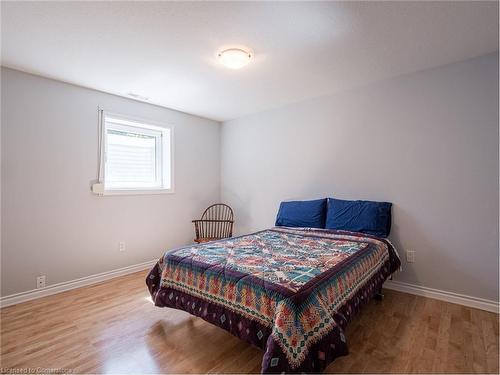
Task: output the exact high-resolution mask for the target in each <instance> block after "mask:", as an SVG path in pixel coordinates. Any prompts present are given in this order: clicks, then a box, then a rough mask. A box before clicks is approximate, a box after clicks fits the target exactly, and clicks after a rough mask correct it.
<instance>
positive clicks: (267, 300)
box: [146, 227, 400, 373]
mask: <svg viewBox="0 0 500 375" xmlns="http://www.w3.org/2000/svg"><path fill="white" fill-rule="evenodd" d="M399 267H400V260H399V258H398V256H397V253H396V251H395V249H394V248H393V246H392V245H391V243H390V242H389V241H387V240H386V239H383V238H379V237H376V236H372V235H367V234H363V233H359V232H350V231H343V230H328V229H311V228H288V227H274V228H271V229H267V230H263V231H259V232H256V233H252V234H248V235H244V236H240V237H234V238H228V239H224V240H218V241H213V242H208V243H203V244H196V245H190V246H186V247H182V248H179V249H175V250H172V251H168V252H166V253H165V254H164V256H162V257H161V258H160V260H159V261H158V263H157V264H156V265H155V266H154V268H153V269H152V270H151V272H150V273H149V275H148V276H147V279H146V283H147V286H148V288H149V291H150V293H151V296H152V299H153V301H154V303H155V305H156V306H159V307H170V308H175V309H180V310H184V311H187V312H188V313H190V314H192V315H195V316H197V317H200V318H202V319H204V320H206V321H207V322H210V323H212V324H215V325H217V326H219V327H221V328H223V329H225V330H227V331H229V332H230V333H231V334H233V335H235V336H237V337H239V338H240V339H242V340H244V341H246V342H249V343H251V344H253V345H256V346H257V347H259V348H261V349H262V350H263V351H264V356H263V360H262V372H263V373H278V372H280V373H281V372H287V373H300V372H307V373H310V372H321V371H323V370H324V369H325V367H326V366H327V365H328V364H329V363H330V362H332V361H333V360H334V359H335V358H337V357H339V356H342V355H346V354H347V353H348V349H347V343H346V338H345V335H344V333H343V330H344V328H345V327H346V325H347V323H348V322H349V321H350V319H351V318H352V317H353V315H355V314H356V312H358V311H359V309H360V308H361V307H362V306H363V305H364V304H366V303H367V302H368V301H369V300H370V299H371V298H372V297H373V296H374V295H375V294H377V293H378V292H379V291H380V290H381V287H382V284H383V283H384V281H385V280H386V279H387V278H388V277H389V276H390V275H391V274H392V273H393V272H395V271H396V270H397V269H398V268H399Z"/></svg>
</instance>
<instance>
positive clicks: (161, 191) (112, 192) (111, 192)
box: [98, 189, 174, 196]
mask: <svg viewBox="0 0 500 375" xmlns="http://www.w3.org/2000/svg"><path fill="white" fill-rule="evenodd" d="M156 194H174V189H128V190H104V192H103V193H102V194H98V195H100V196H104V195H156Z"/></svg>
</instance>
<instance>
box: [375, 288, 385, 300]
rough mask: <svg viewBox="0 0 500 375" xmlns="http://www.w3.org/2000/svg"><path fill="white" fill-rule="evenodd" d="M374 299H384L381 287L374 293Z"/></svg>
mask: <svg viewBox="0 0 500 375" xmlns="http://www.w3.org/2000/svg"><path fill="white" fill-rule="evenodd" d="M375 299H376V300H377V301H382V300H383V299H384V293H383V292H382V287H381V288H380V289H379V291H378V292H377V294H375Z"/></svg>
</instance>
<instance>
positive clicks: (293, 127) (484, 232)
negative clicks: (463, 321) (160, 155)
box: [221, 54, 499, 301]
mask: <svg viewBox="0 0 500 375" xmlns="http://www.w3.org/2000/svg"><path fill="white" fill-rule="evenodd" d="M291 79H293V77H291ZM221 147H222V154H221V162H222V167H221V175H222V193H221V194H222V200H223V201H226V202H227V203H229V204H230V205H231V206H233V208H234V209H235V216H236V220H237V221H236V223H237V226H236V231H237V232H238V233H245V232H250V231H254V230H257V229H261V228H266V227H270V226H272V225H273V224H274V220H275V215H276V212H277V208H278V205H279V202H280V201H282V200H286V199H308V198H320V197H325V196H335V197H339V198H345V199H370V200H383V201H390V202H393V203H394V208H393V229H392V235H391V238H392V239H393V240H394V242H395V243H396V244H397V245H398V247H399V248H400V250H404V249H411V250H415V251H416V262H415V263H412V264H407V263H406V262H405V261H404V262H403V267H404V271H403V273H401V274H399V275H397V277H396V279H397V280H400V281H405V282H408V283H412V284H417V285H421V286H426V287H431V288H436V289H440V290H445V291H450V292H457V293H462V294H466V295H470V296H475V297H480V298H486V299H490V300H495V301H498V245H499V244H498V225H499V223H498V207H499V202H498V55H497V54H490V55H486V56H484V57H480V58H476V59H472V60H468V61H464V62H460V63H455V64H450V65H447V66H443V67H439V68H436V69H431V70H426V71H422V72H419V73H415V74H411V75H407V76H402V77H398V78H394V79H391V80H387V81H384V82H380V83H376V84H373V85H370V86H367V87H364V88H359V89H356V90H353V91H350V92H345V93H342V94H338V95H334V96H328V97H322V98H318V99H315V100H308V101H304V102H301V103H297V104H294V105H289V106H287V107H284V108H280V109H277V110H272V111H268V112H264V113H260V114H256V115H252V116H249V117H245V118H242V119H238V120H233V121H229V122H226V123H224V124H223V126H222V144H221Z"/></svg>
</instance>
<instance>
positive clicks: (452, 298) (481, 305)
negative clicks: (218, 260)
mask: <svg viewBox="0 0 500 375" xmlns="http://www.w3.org/2000/svg"><path fill="white" fill-rule="evenodd" d="M156 262H157V260H151V261H148V262H143V263H139V264H134V265H132V266H128V267H123V268H118V269H115V270H112V271H107V272H102V273H98V274H96V275H91V276H87V277H82V278H80V279H75V280H71V281H65V282H62V283H58V284H54V285H49V286H47V287H45V288H43V289H33V290H28V291H26V292H22V293H16V294H11V295H9V296H5V297H1V298H0V307H7V306H11V305H16V304H18V303H22V302H26V301H30V300H33V299H37V298H41V297H46V296H50V295H52V294H57V293H61V292H65V291H67V290H71V289H76V288H81V287H82V286H86V285H92V284H96V283H99V282H102V281H106V280H109V279H113V278H115V277H118V276H124V275H128V274H130V273H134V272H138V271H142V270H145V269H148V268H151V267H153V266H154V264H155V263H156ZM384 288H386V289H392V290H397V291H399V292H404V293H409V294H415V295H417V296H423V297H428V298H434V299H438V300H441V301H446V302H451V303H456V304H459V305H464V306H469V307H474V308H476V309H480V310H486V311H491V312H494V313H497V314H498V313H499V309H500V305H499V303H498V302H496V301H491V300H487V299H483V298H477V297H471V296H467V295H464V294H458V293H452V292H446V291H444V290H439V289H433V288H427V287H423V286H419V285H413V284H408V283H404V282H401V281H394V280H388V281H386V282H385V283H384Z"/></svg>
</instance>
